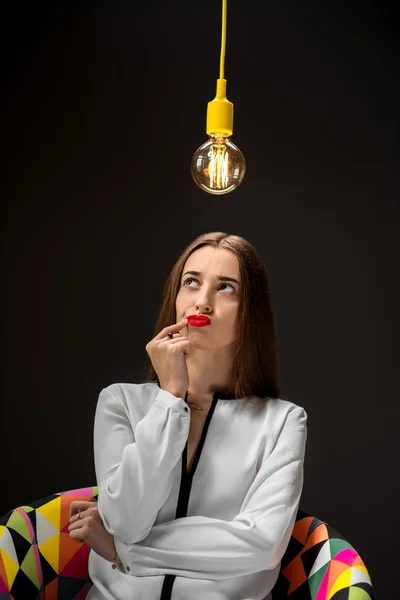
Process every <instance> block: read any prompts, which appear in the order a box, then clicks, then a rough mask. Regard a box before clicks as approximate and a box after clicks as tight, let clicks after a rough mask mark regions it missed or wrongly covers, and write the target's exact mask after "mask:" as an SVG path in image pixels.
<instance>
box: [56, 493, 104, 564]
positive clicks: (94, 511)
mask: <svg viewBox="0 0 400 600" xmlns="http://www.w3.org/2000/svg"><path fill="white" fill-rule="evenodd" d="M69 523H70V524H69V527H68V531H69V535H70V537H71V538H72V539H73V540H75V541H76V542H85V543H86V544H87V545H88V546H89V547H90V548H91V549H92V550H94V551H95V552H96V554H98V555H99V556H101V557H102V558H105V559H106V560H108V561H110V562H113V560H114V556H115V545H114V537H113V536H112V535H111V533H109V532H108V531H107V530H106V529H105V527H104V524H103V521H102V520H101V517H100V515H99V511H98V508H97V502H86V501H85V500H74V501H73V502H71V506H70V510H69Z"/></svg>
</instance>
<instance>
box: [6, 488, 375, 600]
mask: <svg viewBox="0 0 400 600" xmlns="http://www.w3.org/2000/svg"><path fill="white" fill-rule="evenodd" d="M97 496H98V488H97V487H96V486H93V487H89V488H87V487H86V488H82V489H75V490H68V491H66V492H59V493H57V494H52V495H50V496H46V497H44V498H41V499H39V500H35V501H34V502H29V503H28V504H25V505H23V506H20V507H18V508H16V509H14V510H12V511H10V512H8V513H7V514H6V515H4V517H0V600H3V598H4V600H5V599H6V600H28V598H32V599H34V600H44V599H45V598H47V600H63V599H64V598H74V600H84V598H85V597H86V594H87V593H88V591H89V589H90V587H91V585H92V582H91V581H90V578H89V574H88V556H89V547H88V546H87V545H86V544H84V543H77V542H75V541H74V540H72V538H71V537H70V535H69V532H68V524H69V514H70V506H71V502H72V501H73V500H86V501H88V502H96V501H97ZM286 597H288V600H372V599H373V595H372V584H371V579H370V577H369V573H368V571H367V569H366V567H365V564H364V562H363V561H362V559H361V557H360V556H359V554H358V553H357V552H356V550H355V549H354V548H353V547H352V546H351V545H350V544H349V543H348V542H347V541H346V540H345V539H344V538H343V536H341V535H340V534H339V533H338V532H337V531H335V530H334V529H333V528H332V527H331V526H330V525H327V524H326V523H324V522H323V521H320V520H319V519H317V518H315V517H313V516H311V515H309V514H307V513H305V512H302V511H298V514H297V517H296V522H295V525H294V528H293V532H292V537H291V539H290V541H289V545H288V547H287V549H286V552H285V555H284V556H283V558H282V563H281V572H280V574H279V577H278V579H277V582H276V584H275V587H274V589H273V590H272V599H273V600H282V598H286Z"/></svg>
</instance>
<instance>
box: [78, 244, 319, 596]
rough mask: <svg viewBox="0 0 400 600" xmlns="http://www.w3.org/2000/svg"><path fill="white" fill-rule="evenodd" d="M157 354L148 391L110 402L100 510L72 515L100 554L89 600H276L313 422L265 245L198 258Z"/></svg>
mask: <svg viewBox="0 0 400 600" xmlns="http://www.w3.org/2000/svg"><path fill="white" fill-rule="evenodd" d="M171 323H172V325H171ZM146 350H147V353H148V356H149V358H150V361H151V364H150V368H149V373H148V377H147V382H146V383H142V384H132V383H121V384H112V385H110V386H108V387H107V388H105V389H103V390H102V392H101V393H100V396H99V401H98V404H97V409H96V416H95V425H94V453H95V467H96V477H97V484H98V486H99V497H98V504H96V503H88V502H74V503H73V505H72V507H71V520H70V535H71V537H73V539H76V540H78V541H85V542H86V543H88V545H89V546H90V547H91V549H92V550H91V552H90V557H89V574H90V577H91V579H92V581H93V587H92V588H91V590H90V592H89V595H88V598H89V599H90V600H104V599H107V600H131V599H132V600H141V599H143V600H167V599H169V598H172V599H173V600H188V599H190V600H196V599H200V598H201V599H202V600H204V599H206V600H264V599H267V598H270V591H271V589H272V588H273V586H274V584H275V581H276V579H277V577H278V574H279V568H280V561H281V558H282V556H283V554H284V552H285V549H286V547H287V545H288V543H289V539H290V535H291V531H292V528H293V525H294V521H295V517H296V512H297V508H298V504H299V500H300V496H301V491H302V485H303V460H304V451H305V443H306V419H307V417H306V413H305V411H304V409H303V408H301V407H299V406H296V405H295V404H293V403H291V402H288V401H285V400H282V399H280V398H279V395H280V394H279V386H278V377H277V360H276V343H275V333H274V323H273V316H272V308H271V303H270V295H269V284H268V279H267V274H266V270H265V267H264V265H263V263H262V261H261V259H260V257H259V255H258V254H257V252H256V250H255V249H254V248H253V247H252V246H251V244H249V243H248V242H247V241H246V240H244V239H243V238H241V237H238V236H234V235H228V234H226V233H219V232H217V233H208V234H204V235H201V236H200V237H198V238H197V239H196V240H195V241H194V242H193V243H192V244H190V245H189V247H188V248H187V249H186V250H185V251H184V252H183V253H182V255H181V256H180V258H179V259H178V260H177V262H176V264H175V266H174V267H173V269H172V272H171V274H170V276H169V279H168V281H167V284H166V287H165V291H164V297H163V302H162V308H161V312H160V315H159V319H158V323H157V326H156V335H155V337H154V338H153V339H152V340H151V341H150V342H149V343H148V344H147V346H146ZM112 567H114V568H112Z"/></svg>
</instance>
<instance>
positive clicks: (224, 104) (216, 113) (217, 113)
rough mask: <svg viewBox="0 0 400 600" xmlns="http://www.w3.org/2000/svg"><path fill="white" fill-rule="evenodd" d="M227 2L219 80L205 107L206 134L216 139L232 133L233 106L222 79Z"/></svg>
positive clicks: (224, 2) (224, 12) (224, 1)
mask: <svg viewBox="0 0 400 600" xmlns="http://www.w3.org/2000/svg"><path fill="white" fill-rule="evenodd" d="M227 3H228V0H222V32H221V57H220V65H219V79H217V94H216V96H215V98H214V100H212V101H211V102H209V103H208V105H207V124H206V132H207V134H208V135H213V136H215V135H217V137H229V136H231V135H232V133H233V104H232V102H229V100H227V98H226V79H225V78H224V65H225V48H226V13H227Z"/></svg>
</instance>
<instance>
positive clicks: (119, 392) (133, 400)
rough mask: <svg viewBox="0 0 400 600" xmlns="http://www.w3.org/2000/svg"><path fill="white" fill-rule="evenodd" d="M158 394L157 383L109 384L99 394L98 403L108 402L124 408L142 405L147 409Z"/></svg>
mask: <svg viewBox="0 0 400 600" xmlns="http://www.w3.org/2000/svg"><path fill="white" fill-rule="evenodd" d="M158 392H159V386H158V385H157V383H155V382H154V383H152V382H149V383H111V384H110V385H108V386H106V387H104V388H103V389H102V390H101V392H100V394H99V402H101V401H102V400H103V398H104V399H105V400H108V401H109V402H110V401H111V402H115V403H119V404H123V405H125V406H127V407H128V406H132V404H134V405H143V406H147V407H149V406H150V405H151V404H152V403H153V402H154V400H155V399H156V396H157V394H158Z"/></svg>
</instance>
